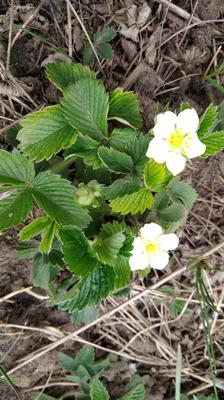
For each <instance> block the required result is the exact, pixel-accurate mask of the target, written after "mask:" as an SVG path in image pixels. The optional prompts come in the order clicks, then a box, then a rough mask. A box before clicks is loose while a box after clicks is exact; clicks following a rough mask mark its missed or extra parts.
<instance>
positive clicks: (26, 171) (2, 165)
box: [0, 149, 35, 185]
mask: <svg viewBox="0 0 224 400" xmlns="http://www.w3.org/2000/svg"><path fill="white" fill-rule="evenodd" d="M34 176H35V170H34V164H33V163H32V161H30V160H28V159H27V158H26V157H25V156H23V155H22V154H21V153H20V152H19V151H18V150H16V149H14V150H13V151H12V153H9V152H8V151H6V150H0V183H9V184H12V185H21V184H24V183H31V182H32V180H33V179H34Z"/></svg>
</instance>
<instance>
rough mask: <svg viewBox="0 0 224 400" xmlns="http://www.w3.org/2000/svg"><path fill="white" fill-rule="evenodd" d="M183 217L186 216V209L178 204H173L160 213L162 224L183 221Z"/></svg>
mask: <svg viewBox="0 0 224 400" xmlns="http://www.w3.org/2000/svg"><path fill="white" fill-rule="evenodd" d="M183 216H184V208H183V207H182V206H181V205H180V204H178V203H173V204H171V205H170V206H168V207H166V208H164V209H163V210H161V211H159V217H160V221H161V223H163V222H176V221H179V220H182V218H183Z"/></svg>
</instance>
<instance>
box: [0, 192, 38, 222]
mask: <svg viewBox="0 0 224 400" xmlns="http://www.w3.org/2000/svg"><path fill="white" fill-rule="evenodd" d="M31 211H32V196H31V192H30V191H29V190H27V189H25V188H24V189H22V188H21V189H18V190H17V191H14V192H12V193H11V194H10V195H7V196H6V197H4V198H3V199H2V200H0V229H6V228H11V227H13V226H16V225H19V224H20V223H21V222H22V221H23V220H24V219H26V217H27V216H28V215H29V214H30V212H31Z"/></svg>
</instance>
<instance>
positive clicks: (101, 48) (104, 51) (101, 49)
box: [96, 43, 113, 60]
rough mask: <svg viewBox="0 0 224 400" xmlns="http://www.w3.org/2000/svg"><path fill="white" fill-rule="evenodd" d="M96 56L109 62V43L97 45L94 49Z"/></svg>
mask: <svg viewBox="0 0 224 400" xmlns="http://www.w3.org/2000/svg"><path fill="white" fill-rule="evenodd" d="M96 51H97V54H98V56H99V57H100V58H102V59H105V60H111V59H112V58H113V50H112V47H111V45H110V44H109V43H99V44H98V45H97V47H96Z"/></svg>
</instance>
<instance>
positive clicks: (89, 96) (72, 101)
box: [61, 79, 109, 141]
mask: <svg viewBox="0 0 224 400" xmlns="http://www.w3.org/2000/svg"><path fill="white" fill-rule="evenodd" d="M108 100H109V99H108V94H107V93H106V92H105V89H104V86H103V84H102V82H101V81H97V80H94V79H81V80H79V81H78V82H77V83H75V84H74V85H70V86H69V87H68V88H67V89H66V90H65V92H64V97H63V98H62V100H61V103H62V109H63V112H64V115H65V117H66V119H67V120H68V122H69V124H70V125H71V126H73V128H75V129H77V130H78V131H79V132H80V133H82V134H83V135H87V136H90V137H91V138H92V139H94V140H97V141H101V140H102V139H104V135H105V134H107V130H108V126H107V114H108V107H109V105H108Z"/></svg>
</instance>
